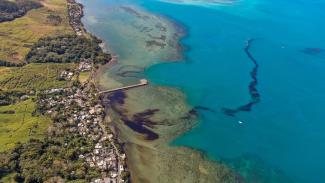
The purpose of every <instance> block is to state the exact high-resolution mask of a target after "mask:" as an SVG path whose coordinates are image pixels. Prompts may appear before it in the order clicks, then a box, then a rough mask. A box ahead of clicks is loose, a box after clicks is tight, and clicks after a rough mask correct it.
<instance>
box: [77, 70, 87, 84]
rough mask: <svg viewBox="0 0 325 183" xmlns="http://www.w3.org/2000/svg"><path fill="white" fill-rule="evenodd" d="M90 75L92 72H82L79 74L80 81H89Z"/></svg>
mask: <svg viewBox="0 0 325 183" xmlns="http://www.w3.org/2000/svg"><path fill="white" fill-rule="evenodd" d="M89 77H90V72H81V73H80V74H79V81H80V83H85V82H87V81H88V79H89Z"/></svg>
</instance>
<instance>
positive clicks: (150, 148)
mask: <svg viewBox="0 0 325 183" xmlns="http://www.w3.org/2000/svg"><path fill="white" fill-rule="evenodd" d="M163 17H166V16H163ZM165 19H166V18H165ZM168 21H169V18H168ZM169 23H171V24H172V25H173V26H175V25H176V27H177V28H179V29H178V31H179V30H182V31H181V33H180V34H177V35H178V36H179V37H178V38H177V39H176V40H177V43H176V44H177V45H178V46H179V47H177V52H178V55H179V56H183V51H184V49H183V48H186V47H183V46H184V45H183V44H181V40H182V39H184V37H185V35H187V34H186V33H185V32H184V31H185V29H184V28H183V27H178V26H179V24H176V22H175V21H169ZM180 35H181V36H180ZM100 39H101V38H100ZM101 40H102V39H101ZM105 43H106V42H105ZM103 46H104V45H103V44H102V45H101V47H103ZM111 54H114V53H111ZM180 58H183V57H176V58H173V59H164V61H168V60H173V61H175V62H176V60H180ZM117 63H118V60H117V57H116V56H115V57H113V59H112V60H111V61H110V62H109V63H108V64H106V65H104V66H101V67H100V68H99V69H98V70H97V72H96V74H95V78H96V79H95V80H96V81H95V82H96V85H97V87H98V88H100V89H104V88H106V89H107V87H105V86H103V85H102V84H101V79H102V78H101V76H102V75H103V73H105V72H107V70H108V69H111V68H112V66H114V65H115V64H117ZM154 64H156V63H151V64H150V65H148V66H147V67H150V66H151V65H154ZM139 90H141V91H142V90H145V91H144V92H149V93H151V92H153V93H155V94H154V95H156V94H157V93H159V92H160V91H161V90H163V91H168V92H167V93H170V94H172V93H173V94H172V95H174V94H175V93H176V94H177V95H176V96H173V97H176V98H175V99H176V103H175V102H173V103H166V104H164V105H165V106H166V105H167V106H169V105H171V106H182V107H181V111H180V112H179V113H180V114H178V115H175V117H174V118H172V119H167V120H171V121H170V122H169V123H171V126H174V129H172V128H171V127H168V126H169V125H167V126H166V127H163V128H161V127H159V129H155V130H154V131H157V130H158V131H159V132H157V133H158V134H159V136H160V137H159V138H158V139H156V140H154V141H150V140H149V141H148V140H144V141H143V140H139V138H140V139H142V138H143V137H141V136H142V135H140V134H136V133H135V132H134V131H133V130H131V129H130V128H129V127H127V125H125V119H127V118H130V116H128V117H122V119H121V113H120V112H119V111H120V110H130V109H131V111H134V110H135V111H137V109H135V107H131V108H130V107H126V106H124V105H119V104H118V103H119V102H117V103H116V104H114V102H112V100H114V99H112V98H111V99H109V96H110V95H108V94H105V95H104V96H103V100H102V102H103V103H105V102H106V104H104V105H105V106H106V107H105V108H106V111H107V113H109V114H110V115H108V117H109V118H110V124H109V127H110V128H111V129H112V131H113V132H114V134H115V135H116V136H117V138H118V140H119V141H120V143H121V144H123V148H124V150H125V152H126V155H127V166H128V167H129V170H130V173H131V181H132V182H141V183H142V182H144V183H145V182H157V181H158V182H168V181H169V182H170V181H175V180H176V179H178V180H179V181H181V180H182V178H181V177H180V176H185V175H187V176H188V177H189V178H188V179H187V180H186V181H185V182H193V181H195V180H196V181H199V182H200V181H204V180H205V181H206V180H210V182H215V181H220V180H221V179H220V177H219V176H220V175H222V176H223V177H222V176H221V177H222V178H223V179H224V180H223V181H224V182H241V179H240V178H238V177H237V175H236V174H235V173H234V172H232V171H231V170H230V169H228V168H227V167H226V166H225V165H223V164H220V163H217V162H215V161H211V160H208V159H207V156H206V154H205V153H204V152H202V151H198V150H195V149H192V148H189V147H172V146H170V145H169V142H170V141H171V140H172V139H175V138H176V137H177V136H179V135H181V134H183V133H185V132H186V131H188V130H189V129H191V128H192V127H193V126H195V121H197V119H193V117H194V116H196V115H197V112H196V110H195V108H193V107H191V106H189V105H188V104H186V103H184V102H186V99H185V98H186V96H185V95H184V94H183V93H182V92H180V91H178V90H177V89H175V88H170V87H166V86H158V85H155V86H147V87H146V88H145V89H133V90H132V91H128V92H125V94H126V93H127V94H126V95H134V94H135V95H139V94H137V92H139ZM123 93H124V92H123ZM130 93H132V94H130ZM170 94H168V95H162V96H161V97H163V98H166V97H167V98H166V100H170V99H169V98H170V97H171V96H170ZM139 96H141V95H139ZM139 96H138V97H139ZM124 99H126V100H129V99H127V97H126V98H120V99H116V100H122V101H123V102H122V101H120V102H122V103H124ZM107 101H110V102H107ZM177 101H182V102H181V103H177ZM132 105H140V106H141V104H138V103H137V102H135V104H132ZM144 106H146V107H144V108H147V107H149V106H147V105H144ZM142 107H143V106H142ZM142 107H140V108H142ZM126 108H127V109H126ZM149 108H150V107H149ZM169 108H170V107H169ZM139 110H140V109H139ZM159 110H160V109H159ZM161 110H162V109H161ZM164 110H165V109H164ZM168 110H170V109H168ZM139 112H141V111H139ZM139 112H138V113H135V115H137V114H140V113H139ZM123 115H124V114H123V113H122V116H123ZM177 116H178V117H177ZM123 118H125V119H124V120H123ZM150 118H156V117H154V116H152V117H150ZM177 118H184V119H186V120H184V121H183V122H181V121H178V120H179V119H177ZM191 118H192V119H191ZM194 118H195V117H194ZM176 119H177V120H176ZM112 120H113V121H112ZM123 121H124V122H123ZM176 121H178V122H176ZM189 121H192V122H190V123H188V122H189ZM159 123H160V122H159ZM147 125H148V124H146V126H147ZM161 125H162V126H164V125H163V124H161ZM164 128H165V129H164ZM166 154H170V155H168V157H167V159H166V156H165V155H166ZM193 156H194V157H195V159H196V160H195V163H189V160H190V159H191V158H192V157H193ZM149 157H151V158H149ZM175 158H176V159H175ZM171 160H172V161H171ZM148 161H149V162H152V163H149V164H148ZM155 161H156V162H155ZM175 161H178V162H179V165H178V166H176V165H175V167H177V169H179V170H178V171H175V172H171V171H172V169H170V168H171V165H172V164H174V162H175ZM153 162H155V163H153ZM159 164H161V165H159ZM157 166H158V167H160V168H158V169H157ZM161 166H163V167H164V168H163V169H164V170H162V167H161ZM184 167H186V169H189V170H191V171H188V170H182V169H183V168H184ZM198 167H199V169H197V168H198ZM146 171H149V172H151V173H148V172H146ZM160 171H161V172H160ZM167 172H168V173H167ZM193 172H196V173H194V174H193ZM225 174H227V176H228V177H227V176H226V175H225ZM161 177H164V180H162V179H161ZM157 178H158V179H157ZM200 179H202V180H200Z"/></svg>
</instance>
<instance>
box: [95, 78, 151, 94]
mask: <svg viewBox="0 0 325 183" xmlns="http://www.w3.org/2000/svg"><path fill="white" fill-rule="evenodd" d="M148 84H149V82H148V80H146V79H140V83H138V84H134V85H129V86H123V87H119V88H114V89H110V90H104V91H100V92H98V93H99V94H103V93H111V92H115V91H119V90H128V89H131V88H137V87H141V86H145V85H148Z"/></svg>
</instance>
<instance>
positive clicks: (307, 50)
mask: <svg viewBox="0 0 325 183" xmlns="http://www.w3.org/2000/svg"><path fill="white" fill-rule="evenodd" d="M301 52H302V53H305V54H307V55H319V54H322V53H325V49H323V48H305V49H303V50H301Z"/></svg>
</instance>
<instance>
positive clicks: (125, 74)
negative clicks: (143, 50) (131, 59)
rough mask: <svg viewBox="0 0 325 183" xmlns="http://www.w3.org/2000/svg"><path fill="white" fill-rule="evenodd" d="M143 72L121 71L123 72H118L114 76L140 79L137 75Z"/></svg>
mask: <svg viewBox="0 0 325 183" xmlns="http://www.w3.org/2000/svg"><path fill="white" fill-rule="evenodd" d="M142 73H143V72H140V71H123V72H119V73H116V75H118V76H120V77H128V78H130V77H133V78H141V77H140V76H138V75H139V74H142Z"/></svg>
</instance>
